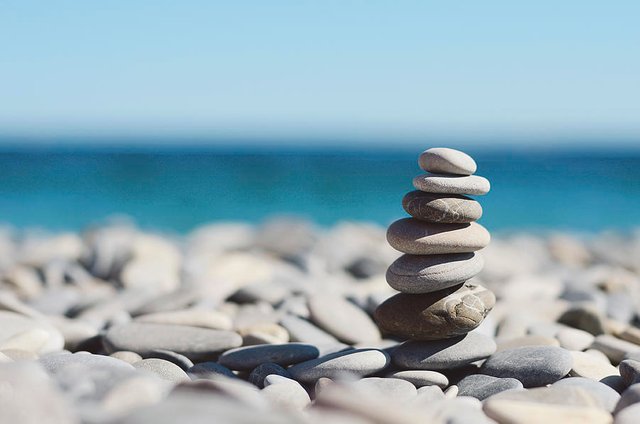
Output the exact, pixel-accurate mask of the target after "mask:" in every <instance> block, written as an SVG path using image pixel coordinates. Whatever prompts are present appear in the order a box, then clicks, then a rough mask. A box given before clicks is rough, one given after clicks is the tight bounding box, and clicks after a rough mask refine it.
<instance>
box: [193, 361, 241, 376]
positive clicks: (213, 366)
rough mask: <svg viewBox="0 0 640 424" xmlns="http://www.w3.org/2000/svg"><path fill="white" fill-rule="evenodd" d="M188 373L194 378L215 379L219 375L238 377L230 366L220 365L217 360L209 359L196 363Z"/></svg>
mask: <svg viewBox="0 0 640 424" xmlns="http://www.w3.org/2000/svg"><path fill="white" fill-rule="evenodd" d="M187 374H188V375H189V376H190V377H191V378H192V379H193V380H199V379H203V380H213V379H216V378H218V377H228V378H237V377H236V375H235V374H234V373H233V371H231V370H230V369H229V368H227V367H225V366H223V365H220V364H219V363H217V362H213V361H207V362H200V363H199V364H195V365H194V366H192V367H191V368H189V369H188V370H187Z"/></svg>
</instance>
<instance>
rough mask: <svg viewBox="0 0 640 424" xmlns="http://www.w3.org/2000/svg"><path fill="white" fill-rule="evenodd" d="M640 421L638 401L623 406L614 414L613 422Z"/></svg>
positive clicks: (628, 423)
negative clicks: (625, 406)
mask: <svg viewBox="0 0 640 424" xmlns="http://www.w3.org/2000/svg"><path fill="white" fill-rule="evenodd" d="M639 422H640V403H637V404H635V405H631V406H629V407H627V408H624V409H623V410H622V411H620V412H619V413H617V414H616V420H615V421H614V424H638V423H639Z"/></svg>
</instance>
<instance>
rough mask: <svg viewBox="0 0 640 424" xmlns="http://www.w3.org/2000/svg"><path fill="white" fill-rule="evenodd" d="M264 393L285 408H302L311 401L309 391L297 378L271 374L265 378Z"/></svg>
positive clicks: (274, 402)
mask: <svg viewBox="0 0 640 424" xmlns="http://www.w3.org/2000/svg"><path fill="white" fill-rule="evenodd" d="M262 394H263V395H264V396H265V397H266V398H267V399H269V401H271V402H272V403H273V404H275V405H278V406H279V407H282V408H285V409H294V410H300V409H303V408H304V407H306V406H307V405H309V403H311V399H310V398H309V394H308V393H307V391H306V390H305V389H304V387H302V386H301V385H300V383H298V382H297V381H295V380H292V379H290V378H286V377H283V376H281V375H275V374H271V375H268V376H267V377H266V378H265V379H264V389H262Z"/></svg>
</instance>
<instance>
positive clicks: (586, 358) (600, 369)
mask: <svg viewBox="0 0 640 424" xmlns="http://www.w3.org/2000/svg"><path fill="white" fill-rule="evenodd" d="M570 354H571V357H572V365H571V371H569V375H570V376H572V377H585V378H589V379H591V380H595V381H601V380H603V379H605V378H607V377H611V376H618V375H620V374H619V372H618V369H617V368H616V367H614V366H613V365H611V363H610V362H609V361H608V360H607V359H606V358H599V357H597V356H594V355H591V354H589V353H586V352H579V351H571V352H570Z"/></svg>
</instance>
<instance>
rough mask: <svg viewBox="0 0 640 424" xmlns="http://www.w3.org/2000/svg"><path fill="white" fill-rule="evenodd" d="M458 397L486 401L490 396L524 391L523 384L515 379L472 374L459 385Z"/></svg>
mask: <svg viewBox="0 0 640 424" xmlns="http://www.w3.org/2000/svg"><path fill="white" fill-rule="evenodd" d="M457 386H458V389H459V391H458V396H471V397H474V398H476V399H478V400H485V399H486V398H488V397H489V396H493V395H495V394H496V393H500V392H504V391H506V390H513V389H522V383H521V382H520V381H518V380H516V379H515V378H498V377H492V376H490V375H484V374H471V375H468V376H466V377H465V378H463V379H462V380H460V381H459V382H458V384H457Z"/></svg>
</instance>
